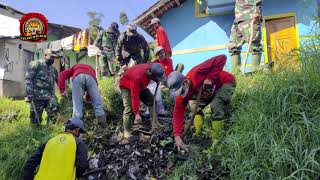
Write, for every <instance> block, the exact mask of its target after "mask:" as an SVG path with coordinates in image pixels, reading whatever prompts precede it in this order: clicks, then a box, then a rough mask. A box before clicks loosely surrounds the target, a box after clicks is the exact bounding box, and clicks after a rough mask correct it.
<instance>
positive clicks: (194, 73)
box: [173, 55, 235, 136]
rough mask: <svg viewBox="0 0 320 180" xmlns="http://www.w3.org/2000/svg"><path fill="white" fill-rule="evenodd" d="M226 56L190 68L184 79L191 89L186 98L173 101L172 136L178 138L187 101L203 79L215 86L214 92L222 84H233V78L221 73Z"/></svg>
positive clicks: (228, 74)
mask: <svg viewBox="0 0 320 180" xmlns="http://www.w3.org/2000/svg"><path fill="white" fill-rule="evenodd" d="M226 59H227V58H226V56H225V55H219V56H216V57H213V58H211V59H209V60H207V61H205V62H203V63H201V64H199V65H197V66H195V67H194V68H192V69H191V70H190V71H189V72H188V74H187V75H186V78H187V79H189V80H190V81H191V84H192V85H191V87H190V89H189V92H188V94H187V96H186V97H182V96H177V97H176V100H175V105H174V110H173V134H174V136H180V135H181V134H182V132H183V127H184V114H185V112H186V106H187V103H188V100H190V98H191V97H193V96H196V95H197V94H198V92H199V90H200V88H201V86H202V84H203V81H204V80H205V79H209V80H211V81H212V82H213V83H214V85H216V90H218V88H220V87H221V86H222V84H226V83H230V82H234V81H235V79H234V76H233V75H232V74H230V73H228V72H225V71H223V67H224V65H225V64H226Z"/></svg>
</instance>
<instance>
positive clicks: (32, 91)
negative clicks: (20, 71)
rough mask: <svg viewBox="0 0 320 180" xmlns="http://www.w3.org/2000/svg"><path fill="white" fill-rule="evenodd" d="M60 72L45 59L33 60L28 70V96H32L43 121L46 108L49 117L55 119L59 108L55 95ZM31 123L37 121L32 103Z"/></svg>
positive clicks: (26, 88)
mask: <svg viewBox="0 0 320 180" xmlns="http://www.w3.org/2000/svg"><path fill="white" fill-rule="evenodd" d="M57 78H58V72H57V70H56V69H55V68H54V67H52V66H48V65H47V64H46V63H45V60H44V59H41V60H36V61H31V62H30V64H29V67H28V70H27V72H26V80H25V90H26V96H27V97H31V99H32V100H33V102H34V105H35V107H36V111H37V113H38V115H39V120H40V122H41V121H42V118H41V117H42V113H43V110H44V109H45V110H46V112H47V114H48V118H49V119H50V120H52V121H54V120H55V119H54V118H55V116H54V114H55V113H56V112H57V110H58V106H57V101H56V97H55V95H54V88H55V82H57ZM30 120H31V123H37V119H36V115H35V112H34V110H33V108H32V105H31V104H30Z"/></svg>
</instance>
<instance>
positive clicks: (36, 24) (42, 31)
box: [20, 13, 48, 42]
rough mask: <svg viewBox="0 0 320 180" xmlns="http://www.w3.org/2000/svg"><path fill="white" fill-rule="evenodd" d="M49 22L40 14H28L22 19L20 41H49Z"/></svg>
mask: <svg viewBox="0 0 320 180" xmlns="http://www.w3.org/2000/svg"><path fill="white" fill-rule="evenodd" d="M47 36H48V20H47V19H46V18H45V17H44V16H43V15H42V14H40V13H28V14H25V15H24V16H23V17H22V18H21V19H20V39H21V40H23V41H29V42H41V41H45V40H47Z"/></svg>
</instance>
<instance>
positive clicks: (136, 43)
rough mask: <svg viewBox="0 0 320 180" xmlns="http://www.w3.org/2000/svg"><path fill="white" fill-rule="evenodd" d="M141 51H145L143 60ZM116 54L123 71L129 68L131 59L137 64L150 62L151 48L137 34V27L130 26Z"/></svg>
mask: <svg viewBox="0 0 320 180" xmlns="http://www.w3.org/2000/svg"><path fill="white" fill-rule="evenodd" d="M141 50H143V59H142V57H141ZM116 53H117V59H118V61H119V62H120V65H121V68H122V70H123V71H125V70H126V69H127V68H128V64H129V62H130V59H131V58H132V59H133V60H135V61H136V63H137V64H143V63H146V62H147V61H148V59H149V46H148V43H147V41H146V40H145V39H144V37H143V36H142V35H141V34H139V33H138V32H137V25H135V24H130V25H129V26H128V29H127V30H126V31H125V32H123V33H121V35H120V36H119V39H118V45H117V51H116Z"/></svg>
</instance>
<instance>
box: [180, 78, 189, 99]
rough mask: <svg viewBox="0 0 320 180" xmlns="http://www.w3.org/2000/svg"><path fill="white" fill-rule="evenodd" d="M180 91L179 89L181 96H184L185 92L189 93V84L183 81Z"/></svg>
mask: <svg viewBox="0 0 320 180" xmlns="http://www.w3.org/2000/svg"><path fill="white" fill-rule="evenodd" d="M182 86H183V87H182V91H181V96H182V97H186V96H187V94H188V93H189V86H188V83H187V82H186V81H185V82H184V83H183V85H182Z"/></svg>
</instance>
